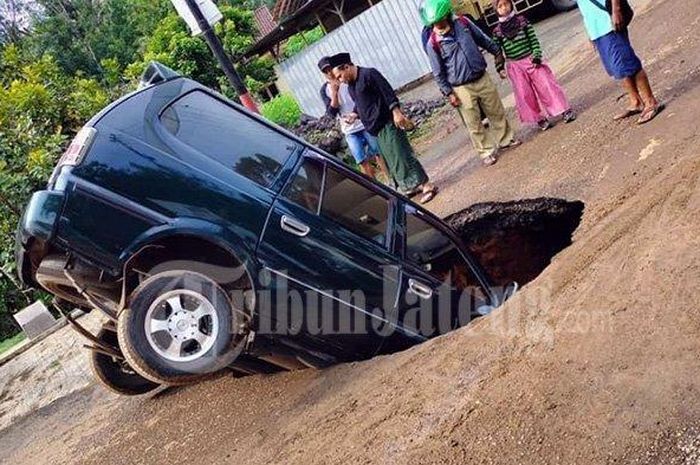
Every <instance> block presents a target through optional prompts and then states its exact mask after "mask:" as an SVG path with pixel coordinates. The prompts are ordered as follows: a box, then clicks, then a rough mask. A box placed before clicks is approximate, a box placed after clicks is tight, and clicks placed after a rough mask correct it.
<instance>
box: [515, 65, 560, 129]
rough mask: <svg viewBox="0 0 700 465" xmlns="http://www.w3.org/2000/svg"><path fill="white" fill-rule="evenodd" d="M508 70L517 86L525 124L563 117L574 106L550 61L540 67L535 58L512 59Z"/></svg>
mask: <svg viewBox="0 0 700 465" xmlns="http://www.w3.org/2000/svg"><path fill="white" fill-rule="evenodd" d="M506 72H507V73H508V79H510V82H511V84H512V85H513V94H514V95H515V105H516V107H517V109H518V116H519V117H520V121H522V122H523V123H526V124H530V123H537V122H538V121H540V120H542V119H543V118H545V117H553V116H559V115H561V114H562V113H564V112H565V111H567V110H569V109H571V106H570V105H569V101H568V100H567V99H566V94H564V90H563V89H562V88H561V86H560V85H559V83H558V82H557V78H556V77H555V76H554V73H553V72H552V69H551V68H550V67H549V66H548V65H547V64H546V63H542V64H541V65H540V66H539V67H536V66H535V65H534V63H532V57H526V58H523V59H522V60H512V61H508V62H507V63H506Z"/></svg>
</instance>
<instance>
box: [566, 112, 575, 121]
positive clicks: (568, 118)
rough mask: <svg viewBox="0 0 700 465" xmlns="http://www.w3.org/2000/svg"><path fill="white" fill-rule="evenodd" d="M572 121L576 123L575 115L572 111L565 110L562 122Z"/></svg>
mask: <svg viewBox="0 0 700 465" xmlns="http://www.w3.org/2000/svg"><path fill="white" fill-rule="evenodd" d="M572 121H576V113H574V110H566V112H565V113H564V122H565V123H571V122H572Z"/></svg>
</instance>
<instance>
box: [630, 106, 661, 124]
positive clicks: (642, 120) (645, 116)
mask: <svg viewBox="0 0 700 465" xmlns="http://www.w3.org/2000/svg"><path fill="white" fill-rule="evenodd" d="M665 109H666V105H664V104H663V103H660V104H658V105H656V106H655V107H654V108H651V109H649V110H644V112H643V113H642V116H640V117H639V119H638V120H637V124H646V123H648V122H649V121H651V120H653V119H654V118H656V117H657V116H659V113H661V112H662V111H664V110H665Z"/></svg>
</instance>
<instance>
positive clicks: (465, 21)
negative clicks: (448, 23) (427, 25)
mask: <svg viewBox="0 0 700 465" xmlns="http://www.w3.org/2000/svg"><path fill="white" fill-rule="evenodd" d="M456 19H457V21H459V23H460V24H461V25H462V26H464V27H465V28H466V29H467V30H469V25H470V24H472V22H471V21H470V20H469V18H467V17H466V16H462V15H459V16H457V18H456ZM428 42H430V45H431V46H432V47H433V50H435V53H437V54H438V56H440V55H441V54H442V48H441V47H440V41H439V40H438V35H437V33H436V32H435V31H434V30H433V29H432V28H431V29H430V38H429V39H428Z"/></svg>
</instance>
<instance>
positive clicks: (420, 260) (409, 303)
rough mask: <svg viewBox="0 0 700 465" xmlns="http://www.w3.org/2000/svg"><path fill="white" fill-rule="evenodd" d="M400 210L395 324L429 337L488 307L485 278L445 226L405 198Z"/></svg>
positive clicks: (478, 313) (474, 315)
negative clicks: (398, 293) (400, 262)
mask: <svg viewBox="0 0 700 465" xmlns="http://www.w3.org/2000/svg"><path fill="white" fill-rule="evenodd" d="M402 213H403V217H402V218H401V220H402V221H401V223H402V228H401V230H402V232H403V238H402V242H403V265H402V273H401V275H402V283H401V297H400V299H399V306H398V308H399V310H398V314H399V324H400V325H402V326H403V327H404V328H405V329H407V330H410V331H414V332H416V333H418V334H420V335H421V336H424V337H427V338H429V337H433V336H437V335H439V334H444V333H446V332H448V331H450V330H452V329H455V328H456V327H459V326H463V325H465V324H467V323H468V322H469V321H470V320H471V319H473V318H474V317H476V316H479V315H482V314H486V313H488V312H489V311H490V310H491V309H492V305H491V301H492V297H491V295H490V290H489V287H488V284H487V282H486V279H485V277H484V276H483V275H482V274H481V272H480V270H479V269H478V266H477V265H476V264H475V263H473V262H472V261H471V259H470V258H469V257H468V256H467V255H466V254H465V253H464V252H463V250H462V249H461V247H460V245H459V243H458V242H457V240H456V238H454V237H453V234H452V233H451V232H450V231H449V229H448V228H447V227H446V226H445V225H443V224H442V223H441V222H439V221H437V220H435V219H434V218H432V217H430V216H429V215H426V214H424V213H423V212H421V211H420V210H418V209H416V208H415V207H412V206H411V205H409V204H406V205H405V207H404V208H403V210H402Z"/></svg>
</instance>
